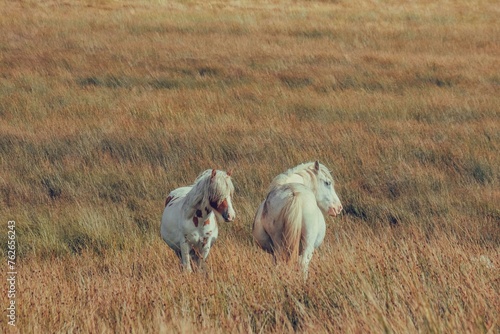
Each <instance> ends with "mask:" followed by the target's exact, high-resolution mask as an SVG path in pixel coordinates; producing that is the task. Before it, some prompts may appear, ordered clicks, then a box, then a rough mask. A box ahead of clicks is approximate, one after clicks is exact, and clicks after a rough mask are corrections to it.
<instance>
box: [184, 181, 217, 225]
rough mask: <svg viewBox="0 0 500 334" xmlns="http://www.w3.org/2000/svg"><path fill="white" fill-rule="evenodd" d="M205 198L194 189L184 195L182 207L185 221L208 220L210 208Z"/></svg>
mask: <svg viewBox="0 0 500 334" xmlns="http://www.w3.org/2000/svg"><path fill="white" fill-rule="evenodd" d="M205 197H206V196H204V195H203V193H200V192H199V189H195V187H193V188H192V189H191V190H190V191H189V192H188V193H187V194H186V199H185V201H184V204H183V206H182V207H183V210H184V216H185V218H186V219H192V218H193V217H198V218H199V219H202V220H206V219H207V218H208V216H209V215H210V214H211V213H212V208H211V207H210V204H209V203H208V201H207V199H206V198H205Z"/></svg>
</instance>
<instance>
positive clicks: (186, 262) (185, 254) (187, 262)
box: [181, 239, 193, 272]
mask: <svg viewBox="0 0 500 334" xmlns="http://www.w3.org/2000/svg"><path fill="white" fill-rule="evenodd" d="M190 251H191V247H190V246H189V244H188V243H187V241H186V239H184V240H183V241H182V242H181V261H182V266H183V267H184V270H186V271H187V272H192V271H193V269H192V268H191V256H190V255H189V252H190Z"/></svg>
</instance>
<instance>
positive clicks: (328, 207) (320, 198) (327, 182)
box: [313, 161, 342, 217]
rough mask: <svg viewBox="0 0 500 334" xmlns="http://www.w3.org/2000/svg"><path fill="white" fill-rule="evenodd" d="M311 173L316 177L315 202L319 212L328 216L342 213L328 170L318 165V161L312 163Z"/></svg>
mask: <svg viewBox="0 0 500 334" xmlns="http://www.w3.org/2000/svg"><path fill="white" fill-rule="evenodd" d="M313 172H314V174H315V175H316V182H317V184H316V194H315V195H316V201H317V203H318V207H319V208H320V209H321V211H323V212H325V213H327V214H328V215H330V216H334V217H335V216H336V215H338V214H339V213H340V212H341V211H342V204H341V203H340V199H339V197H338V196H337V193H336V192H335V188H334V184H333V178H332V175H331V174H330V172H329V171H328V169H327V168H326V167H325V166H323V165H320V163H319V162H318V161H316V162H315V163H314V166H313Z"/></svg>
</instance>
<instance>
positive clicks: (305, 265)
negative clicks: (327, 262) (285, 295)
mask: <svg viewBox="0 0 500 334" xmlns="http://www.w3.org/2000/svg"><path fill="white" fill-rule="evenodd" d="M313 253H314V247H313V245H307V246H306V247H305V248H304V252H303V253H302V256H301V257H300V266H301V268H302V273H303V274H304V281H305V280H307V276H308V275H309V263H310V262H311V259H312V256H313Z"/></svg>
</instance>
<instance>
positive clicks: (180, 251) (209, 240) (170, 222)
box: [160, 169, 235, 272]
mask: <svg viewBox="0 0 500 334" xmlns="http://www.w3.org/2000/svg"><path fill="white" fill-rule="evenodd" d="M233 192H234V186H233V183H232V182H231V173H230V172H228V173H226V172H224V171H220V170H215V169H212V170H210V169H208V170H206V171H204V172H203V173H201V174H200V175H199V176H198V178H197V179H196V180H195V182H194V184H193V185H192V186H189V187H182V188H178V189H175V190H173V191H172V192H171V193H170V194H169V195H168V197H167V200H166V201H165V210H164V211H163V216H162V218H161V228H160V229H161V237H162V238H163V240H164V241H165V242H166V243H167V244H168V245H169V246H170V248H172V249H173V250H174V251H175V253H176V254H177V256H178V257H179V258H180V259H181V262H182V265H183V267H184V269H185V270H186V271H188V272H191V271H192V268H191V259H193V261H194V262H195V263H196V264H197V265H198V266H202V265H203V263H204V261H205V259H206V258H207V256H208V253H209V252H210V247H212V245H213V243H214V242H215V240H216V239H217V236H218V233H219V232H218V231H219V229H218V227H217V221H216V218H218V219H219V220H224V221H226V222H232V221H234V218H235V213H234V209H233V204H232V200H231V197H232V195H233Z"/></svg>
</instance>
